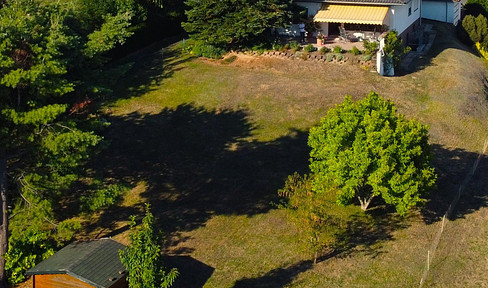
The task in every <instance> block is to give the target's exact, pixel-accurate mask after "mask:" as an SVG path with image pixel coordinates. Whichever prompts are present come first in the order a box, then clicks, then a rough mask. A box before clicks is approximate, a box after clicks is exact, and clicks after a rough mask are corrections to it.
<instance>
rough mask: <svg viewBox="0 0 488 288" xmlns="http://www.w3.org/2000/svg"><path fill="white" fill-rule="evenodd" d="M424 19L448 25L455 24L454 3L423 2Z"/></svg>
mask: <svg viewBox="0 0 488 288" xmlns="http://www.w3.org/2000/svg"><path fill="white" fill-rule="evenodd" d="M422 5H423V6H422V18H425V19H430V20H436V21H441V22H447V23H454V14H453V11H454V3H453V2H439V1H423V4H422Z"/></svg>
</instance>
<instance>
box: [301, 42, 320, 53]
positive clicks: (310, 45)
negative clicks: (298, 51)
mask: <svg viewBox="0 0 488 288" xmlns="http://www.w3.org/2000/svg"><path fill="white" fill-rule="evenodd" d="M303 50H305V51H307V52H308V53H310V52H313V51H315V50H317V49H316V48H315V47H314V46H313V45H312V44H308V45H307V46H305V48H303Z"/></svg>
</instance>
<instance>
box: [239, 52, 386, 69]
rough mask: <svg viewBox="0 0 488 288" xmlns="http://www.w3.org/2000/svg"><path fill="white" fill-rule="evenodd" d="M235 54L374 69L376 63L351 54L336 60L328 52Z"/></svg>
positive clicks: (373, 59)
mask: <svg viewBox="0 0 488 288" xmlns="http://www.w3.org/2000/svg"><path fill="white" fill-rule="evenodd" d="M304 53H306V55H307V56H306V59H304V58H303V57H304V56H303V55H304ZM236 54H244V55H250V56H255V57H265V58H281V59H291V60H295V59H299V60H302V61H315V62H322V63H335V64H339V65H342V64H345V63H351V64H358V65H361V66H371V67H374V66H375V65H374V64H375V63H376V60H375V58H376V56H374V57H372V58H371V60H369V61H365V60H362V59H360V57H354V56H353V55H351V54H342V55H343V59H342V60H337V59H336V57H335V55H336V54H338V53H333V52H329V53H327V54H320V53H317V52H311V53H307V52H303V51H297V52H295V53H294V52H292V51H289V50H288V51H264V52H262V53H260V52H258V51H251V52H236ZM329 55H333V56H329ZM330 57H332V59H330V60H328V58H330Z"/></svg>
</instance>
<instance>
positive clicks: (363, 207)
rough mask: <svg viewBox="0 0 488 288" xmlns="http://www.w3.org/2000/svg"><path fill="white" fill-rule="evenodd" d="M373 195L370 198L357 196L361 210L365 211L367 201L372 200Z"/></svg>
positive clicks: (367, 204)
mask: <svg viewBox="0 0 488 288" xmlns="http://www.w3.org/2000/svg"><path fill="white" fill-rule="evenodd" d="M373 197H374V196H371V197H370V198H365V199H364V198H361V197H358V199H359V203H360V204H361V210H363V211H366V209H368V206H369V203H371V200H373Z"/></svg>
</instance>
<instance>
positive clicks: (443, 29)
mask: <svg viewBox="0 0 488 288" xmlns="http://www.w3.org/2000/svg"><path fill="white" fill-rule="evenodd" d="M422 21H423V22H424V25H425V24H432V25H433V28H432V30H433V31H435V32H436V36H435V39H434V43H433V44H432V47H431V49H430V50H429V52H428V53H427V55H419V57H418V58H416V59H415V60H414V61H413V62H412V64H410V67H409V69H408V71H400V75H405V74H409V73H413V72H418V71H420V70H423V69H424V68H425V67H427V66H430V65H432V59H434V58H436V57H437V56H438V55H439V54H441V53H442V52H443V51H444V50H447V49H450V48H451V49H458V50H462V51H465V52H469V53H471V54H473V55H476V54H475V51H473V49H471V48H470V47H469V46H468V45H466V44H464V43H463V42H461V41H460V40H459V39H458V37H457V35H456V28H455V27H454V26H453V25H451V24H447V23H440V22H436V21H430V20H422ZM428 37H429V34H426V37H424V43H426V42H427V41H428V40H429V39H428Z"/></svg>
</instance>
